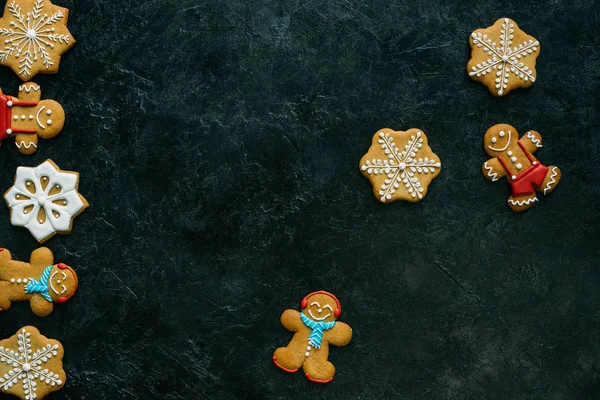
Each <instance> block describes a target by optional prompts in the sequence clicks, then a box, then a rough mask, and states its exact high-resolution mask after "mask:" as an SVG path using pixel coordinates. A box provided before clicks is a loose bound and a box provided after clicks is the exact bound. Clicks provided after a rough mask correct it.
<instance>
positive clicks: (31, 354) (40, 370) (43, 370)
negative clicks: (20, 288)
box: [0, 328, 64, 400]
mask: <svg viewBox="0 0 600 400" xmlns="http://www.w3.org/2000/svg"><path fill="white" fill-rule="evenodd" d="M17 338H18V341H17V344H16V348H13V349H11V348H8V347H7V348H4V347H2V346H0V361H1V363H2V364H7V365H8V371H7V373H6V374H5V375H4V376H0V389H2V391H4V392H7V391H8V390H10V388H12V387H13V386H16V385H22V390H23V392H24V393H25V397H23V398H24V399H27V400H33V399H36V398H37V397H38V396H37V393H36V392H37V389H38V387H40V386H42V385H45V386H49V387H57V386H62V385H63V383H64V382H63V381H62V380H61V379H60V376H59V373H64V372H62V371H61V372H59V371H52V370H51V369H49V368H50V367H49V366H48V365H47V364H46V363H49V362H50V360H51V359H52V358H55V357H57V356H58V350H59V345H58V344H53V345H52V344H50V343H43V342H42V341H39V342H41V343H39V345H38V346H40V347H39V348H38V349H35V348H33V349H32V343H31V333H29V332H27V328H21V332H19V333H18V335H17ZM50 363H51V362H50ZM45 364H46V365H45ZM54 364H56V363H54Z"/></svg>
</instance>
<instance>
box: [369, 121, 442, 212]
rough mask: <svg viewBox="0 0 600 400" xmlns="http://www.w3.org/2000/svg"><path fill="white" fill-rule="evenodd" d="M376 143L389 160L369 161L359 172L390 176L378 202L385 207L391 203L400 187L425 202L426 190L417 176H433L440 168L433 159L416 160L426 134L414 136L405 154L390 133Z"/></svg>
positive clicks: (382, 134) (383, 134) (382, 133)
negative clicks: (385, 204)
mask: <svg viewBox="0 0 600 400" xmlns="http://www.w3.org/2000/svg"><path fill="white" fill-rule="evenodd" d="M377 142H378V143H379V144H380V145H381V148H382V149H383V150H384V151H385V154H387V156H388V158H389V160H377V159H373V160H372V161H370V160H367V161H366V162H365V164H364V165H362V166H361V167H360V170H361V171H366V172H367V174H368V175H371V174H373V175H378V174H386V175H387V179H386V180H385V181H384V184H383V185H382V186H381V189H380V190H379V195H380V196H381V197H380V198H379V200H380V201H381V202H382V203H385V202H386V201H387V200H390V199H391V198H392V195H393V194H394V193H396V190H397V189H399V188H400V186H401V185H404V186H405V187H406V190H407V191H408V193H410V195H411V196H412V197H413V198H414V197H418V198H419V199H422V198H423V192H424V191H425V189H423V187H422V186H421V182H420V181H419V179H418V178H417V177H416V176H415V175H416V174H429V173H434V172H435V169H436V168H440V167H441V163H439V162H436V161H435V160H434V159H431V160H430V159H429V158H428V157H425V158H417V153H418V152H419V150H420V149H421V147H423V142H424V140H423V133H422V132H417V133H416V134H415V135H411V137H410V140H409V141H408V143H407V144H406V146H404V150H403V151H400V150H398V147H396V144H395V143H394V139H393V138H392V137H391V136H390V134H389V133H384V132H379V140H378V141H377Z"/></svg>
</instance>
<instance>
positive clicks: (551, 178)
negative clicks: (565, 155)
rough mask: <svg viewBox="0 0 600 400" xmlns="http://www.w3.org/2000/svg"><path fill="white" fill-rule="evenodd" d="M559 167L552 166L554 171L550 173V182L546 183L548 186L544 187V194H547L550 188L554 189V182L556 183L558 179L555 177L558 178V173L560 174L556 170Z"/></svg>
mask: <svg viewBox="0 0 600 400" xmlns="http://www.w3.org/2000/svg"><path fill="white" fill-rule="evenodd" d="M557 169H558V168H557V167H552V173H551V174H550V180H549V181H548V183H547V184H546V187H545V188H544V196H545V195H546V192H547V191H548V190H551V189H552V184H554V183H556V180H555V179H554V178H556V175H558V172H556V170H557Z"/></svg>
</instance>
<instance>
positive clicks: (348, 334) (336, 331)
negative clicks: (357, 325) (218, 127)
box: [325, 321, 352, 346]
mask: <svg viewBox="0 0 600 400" xmlns="http://www.w3.org/2000/svg"><path fill="white" fill-rule="evenodd" d="M325 335H326V336H325V339H326V340H327V341H328V342H329V344H332V345H334V346H345V345H347V344H348V343H350V340H351V339H352V328H350V326H349V325H348V324H345V323H343V322H339V321H338V322H336V323H335V326H334V327H333V328H331V329H330V330H328V331H326V332H325Z"/></svg>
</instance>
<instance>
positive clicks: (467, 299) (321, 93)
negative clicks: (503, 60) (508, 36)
mask: <svg viewBox="0 0 600 400" xmlns="http://www.w3.org/2000/svg"><path fill="white" fill-rule="evenodd" d="M57 4H60V5H63V6H66V7H68V8H69V9H70V10H71V16H70V21H69V28H70V29H71V32H72V33H73V35H74V36H75V37H76V39H77V41H78V43H77V45H76V46H75V47H74V48H73V49H72V50H71V51H70V52H69V53H68V54H67V55H66V57H65V58H64V59H63V62H62V64H61V68H60V72H59V74H58V75H55V76H39V77H37V78H36V79H35V81H36V82H37V83H39V84H41V85H42V89H43V93H42V95H43V96H44V97H47V98H53V99H56V100H58V101H60V102H62V104H63V105H64V107H65V109H66V112H67V124H66V127H65V129H64V131H63V133H62V134H60V135H59V136H58V137H57V138H55V139H52V140H48V141H43V142H41V146H40V149H39V151H38V152H37V153H36V154H35V155H34V156H23V155H21V154H19V153H18V152H17V149H16V148H15V146H14V145H13V144H12V143H10V142H8V143H5V144H4V146H2V148H1V149H0V152H1V156H0V170H1V171H2V173H1V174H0V190H2V191H3V190H5V189H7V188H8V187H10V186H11V185H12V178H13V174H14V171H15V169H16V167H17V166H19V165H27V166H34V165H37V164H39V163H41V162H42V161H43V160H45V159H46V158H51V159H52V160H54V161H55V162H56V163H57V164H58V165H59V166H60V167H62V168H64V169H70V170H75V171H79V172H80V173H81V185H80V191H81V193H82V194H84V195H85V196H86V197H87V199H88V200H89V202H90V204H91V208H90V209H89V210H87V211H86V212H85V213H84V214H82V215H81V216H80V217H79V218H78V219H77V220H76V222H75V227H74V231H73V233H72V234H71V235H68V236H60V237H56V238H53V239H51V240H50V241H49V242H48V243H47V245H48V246H49V247H50V248H51V249H52V250H53V251H54V252H55V254H56V258H57V260H60V261H63V262H66V263H69V264H70V265H72V266H73V267H75V268H76V269H77V271H78V273H79V277H80V281H81V287H80V292H79V293H78V294H77V296H76V297H75V298H74V299H73V300H72V301H71V302H70V303H68V304H66V305H64V306H60V307H57V309H56V311H55V312H54V314H53V315H51V316H50V317H48V318H43V319H42V318H37V317H35V316H34V315H33V314H32V313H31V311H30V310H29V308H28V305H26V304H16V305H15V306H14V308H13V309H11V310H10V311H8V312H3V313H1V314H0V337H2V338H6V337H9V336H11V335H13V334H14V333H15V332H16V331H17V330H18V329H19V328H20V327H21V326H23V325H26V324H33V325H35V326H37V327H38V328H39V329H40V330H41V331H42V332H43V333H44V334H45V335H47V336H49V337H52V338H57V339H59V340H61V341H62V343H63V344H64V346H65V348H66V351H67V354H66V357H65V360H64V361H65V370H66V371H67V374H68V382H67V384H66V387H65V388H64V390H63V391H61V392H59V393H56V394H54V395H51V396H48V397H47V398H48V399H49V400H58V399H68V400H74V399H86V400H95V399H111V400H112V399H165V400H179V399H186V400H187V399H306V398H328V399H346V398H348V399H388V398H389V399H478V400H483V399H511V400H513V399H551V400H563V399H594V398H595V399H597V398H599V396H600V395H599V391H600V383H599V382H600V326H599V323H600V311H599V310H600V308H599V305H600V272H599V268H598V266H599V263H598V256H599V255H600V249H599V247H600V246H599V236H600V235H599V233H600V229H599V222H600V200H599V196H600V188H599V186H598V184H597V182H598V179H599V177H600V173H599V172H598V167H597V164H598V162H599V161H600V136H599V135H598V132H597V130H598V122H599V103H600V101H599V95H600V52H599V50H598V49H599V48H600V5H599V4H598V3H597V2H595V1H594V0H574V1H566V0H565V1H559V0H554V1H536V2H523V1H508V2H502V4H500V2H490V1H484V2H478V3H477V4H476V5H475V3H473V4H468V3H466V2H459V1H453V2H449V1H442V0H439V1H432V0H428V1H396V0H373V1H365V0H345V1H322V0H302V1H299V0H298V1H291V0H290V1H274V0H273V1H268V0H253V1H248V0H227V1H224V0H221V1H199V0H180V1H167V0H149V1H112V2H109V1H95V0H62V1H58V0H57ZM504 16H507V17H511V18H514V19H515V20H516V21H517V22H518V23H519V25H520V26H521V27H522V28H523V29H524V30H525V31H526V32H527V33H529V34H531V35H533V36H535V37H536V38H537V39H538V40H539V41H540V42H541V55H540V57H539V58H538V68H537V72H538V81H537V82H536V83H535V85H533V87H532V88H530V89H520V90H517V91H515V92H512V93H510V94H509V95H508V96H507V97H506V98H501V99H496V98H493V97H492V96H491V95H490V94H489V93H488V91H487V89H486V88H485V87H484V86H482V85H481V84H479V83H476V82H473V81H471V80H470V79H469V78H468V77H467V76H466V74H465V70H464V69H465V65H466V62H467V60H468V58H469V48H468V43H467V40H468V35H469V34H470V33H471V32H472V31H473V30H475V29H476V28H480V27H486V26H489V25H491V24H492V23H493V22H494V21H495V20H496V19H498V18H500V17H504ZM18 85H19V81H18V79H17V77H16V76H15V75H14V74H13V73H12V72H11V71H10V70H9V69H7V68H2V69H1V71H0V87H1V88H2V89H3V90H4V91H5V93H10V94H16V92H17V88H18ZM500 122H506V123H510V124H512V125H514V126H515V127H516V128H517V129H518V130H519V131H520V132H524V131H526V130H528V129H536V130H538V131H540V132H541V134H542V135H543V138H544V144H545V146H544V148H543V149H541V151H539V152H538V153H537V156H538V157H539V158H540V160H541V161H542V162H544V163H546V164H548V165H550V164H553V165H558V166H560V168H561V169H562V171H563V180H562V182H561V183H560V185H559V187H558V190H556V191H555V192H554V193H553V194H552V195H550V196H548V197H546V198H541V199H540V200H541V201H540V202H539V203H538V204H537V205H536V206H535V207H534V208H533V209H531V210H529V211H527V212H525V213H522V214H516V213H513V212H512V211H511V210H510V209H509V208H508V206H507V204H506V199H507V197H508V195H509V190H508V185H507V184H506V183H505V182H496V183H491V182H488V181H486V180H485V179H484V178H483V177H482V175H481V172H480V166H481V164H482V163H483V162H484V161H485V160H486V159H487V156H486V154H485V153H484V151H483V148H482V143H481V142H482V137H483V134H484V132H485V131H486V129H487V128H488V127H490V126H491V125H493V124H496V123H500ZM383 127H390V128H394V129H398V130H404V129H408V128H411V127H418V128H420V129H423V130H424V132H425V133H427V135H428V136H429V139H430V143H431V145H432V147H433V149H434V150H435V152H436V153H437V154H438V155H439V156H440V158H441V159H442V164H443V168H442V173H441V174H440V176H439V177H438V178H437V179H436V180H435V181H434V182H433V184H432V185H431V187H430V192H429V194H428V195H427V197H426V198H425V200H424V201H423V202H421V203H419V204H408V203H393V204H390V205H382V204H380V203H379V202H378V201H377V200H376V199H375V197H374V196H373V195H372V193H371V188H370V185H369V183H368V181H367V180H366V179H365V178H363V177H362V176H361V175H360V173H359V171H358V162H359V160H360V158H361V157H362V155H363V154H364V153H365V152H366V151H367V149H368V147H369V145H370V141H371V137H372V135H373V134H374V133H375V132H376V131H377V130H378V129H380V128H383ZM0 213H1V214H2V215H0V229H1V231H0V232H1V235H2V237H3V240H2V243H1V244H0V245H1V246H2V247H6V248H8V249H10V250H11V251H12V252H13V254H14V255H15V257H18V258H19V259H21V260H28V258H29V254H30V252H31V251H32V250H34V249H35V248H36V247H37V243H36V242H35V240H34V239H33V238H32V236H31V235H30V234H29V232H28V231H27V230H26V229H22V228H15V227H12V226H11V225H10V222H9V213H8V209H7V208H5V207H4V208H2V210H1V211H0ZM319 289H326V290H329V291H331V292H333V293H335V294H336V295H338V297H339V298H340V300H341V302H342V305H343V309H344V313H343V315H342V318H341V320H343V321H344V322H346V323H348V324H349V325H350V326H352V327H353V328H354V338H353V341H352V342H351V344H350V345H349V346H347V347H345V348H340V349H338V348H334V349H333V350H332V352H331V356H330V360H331V361H332V362H333V363H334V364H335V365H336V366H337V375H336V377H335V380H334V381H333V383H331V384H329V385H327V386H321V385H317V384H313V383H311V382H308V381H307V380H306V379H305V378H304V377H303V376H302V374H301V373H298V374H295V375H288V374H285V373H284V372H282V371H280V370H278V369H276V367H275V366H273V364H272V362H271V355H272V353H273V351H274V349H275V348H276V347H278V346H282V345H285V344H287V342H288V341H289V339H290V338H291V334H290V333H289V332H287V331H285V330H284V329H283V327H282V326H281V325H280V324H279V316H280V314H281V312H283V311H284V310H285V309H286V308H297V307H298V303H299V301H300V300H301V299H302V297H304V295H305V294H307V293H308V292H311V291H314V290H319ZM0 398H2V399H3V400H4V398H5V397H4V396H0Z"/></svg>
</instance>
